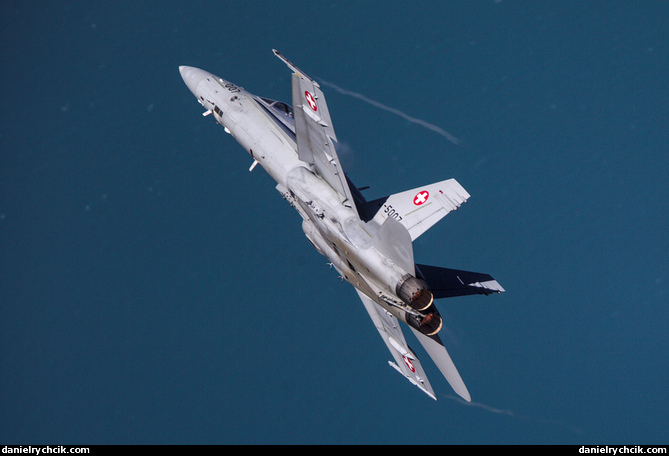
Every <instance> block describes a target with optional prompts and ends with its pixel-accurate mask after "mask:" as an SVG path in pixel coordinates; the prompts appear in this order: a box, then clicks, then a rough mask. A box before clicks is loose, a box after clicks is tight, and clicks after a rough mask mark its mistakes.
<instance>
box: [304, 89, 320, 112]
mask: <svg viewBox="0 0 669 456" xmlns="http://www.w3.org/2000/svg"><path fill="white" fill-rule="evenodd" d="M304 97H305V98H306V99H307V103H309V107H310V108H311V109H313V110H314V111H316V110H317V109H318V106H317V105H316V100H314V96H313V95H312V94H311V92H309V91H305V92H304Z"/></svg>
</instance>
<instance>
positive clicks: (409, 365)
mask: <svg viewBox="0 0 669 456" xmlns="http://www.w3.org/2000/svg"><path fill="white" fill-rule="evenodd" d="M402 359H403V360H404V364H406V365H407V367H408V368H409V370H410V371H411V372H413V373H414V374H415V373H416V368H415V367H413V363H412V362H411V360H410V359H409V358H407V357H406V356H404V355H402Z"/></svg>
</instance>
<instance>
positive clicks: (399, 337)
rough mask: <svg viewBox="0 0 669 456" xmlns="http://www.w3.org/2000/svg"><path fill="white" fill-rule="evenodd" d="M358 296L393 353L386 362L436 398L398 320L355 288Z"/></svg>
mask: <svg viewBox="0 0 669 456" xmlns="http://www.w3.org/2000/svg"><path fill="white" fill-rule="evenodd" d="M355 291H356V292H357V293H358V296H360V299H361V300H362V303H363V304H364V305H365V309H367V313H369V316H370V317H371V318H372V321H373V322H374V326H375V327H376V329H377V330H378V331H379V334H380V335H381V338H382V339H383V341H384V342H385V343H386V346H387V347H388V350H390V353H391V354H392V355H393V359H394V360H395V362H392V361H388V364H389V365H390V366H391V367H392V368H394V369H395V370H396V371H397V372H399V373H400V374H402V375H403V376H404V377H405V378H406V379H407V380H409V381H410V382H411V383H412V384H414V385H416V386H417V387H418V388H420V389H421V390H422V391H423V392H424V393H425V394H427V395H428V396H430V397H431V398H432V399H434V400H437V398H436V396H435V395H434V390H433V389H432V386H430V382H429V381H428V380H427V376H426V375H425V371H424V370H423V366H421V364H420V361H418V358H417V357H416V354H415V353H414V352H413V350H411V347H409V346H408V345H407V343H406V340H405V339H404V334H403V333H402V329H401V328H400V322H399V321H398V320H397V318H395V317H394V316H392V315H391V314H390V313H388V312H386V311H385V310H384V309H383V308H382V307H381V306H379V305H378V304H377V303H375V302H374V301H372V300H371V299H370V298H369V297H368V296H366V295H365V294H364V293H362V292H361V291H360V290H357V289H356V290H355Z"/></svg>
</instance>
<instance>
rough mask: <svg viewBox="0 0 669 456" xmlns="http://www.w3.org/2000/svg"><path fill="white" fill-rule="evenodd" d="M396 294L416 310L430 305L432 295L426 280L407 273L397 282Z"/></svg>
mask: <svg viewBox="0 0 669 456" xmlns="http://www.w3.org/2000/svg"><path fill="white" fill-rule="evenodd" d="M395 290H396V293H397V296H399V298H400V299H401V300H402V301H404V302H406V303H407V304H409V305H410V306H411V307H412V308H413V309H415V310H417V311H419V312H420V311H423V310H425V309H427V308H428V307H430V306H431V305H432V301H434V297H433V296H432V292H431V291H430V289H429V288H428V285H427V282H425V281H424V280H421V279H417V278H416V277H414V276H412V275H410V274H407V275H405V276H404V277H402V279H401V280H400V281H399V282H398V283H397V287H396V288H395Z"/></svg>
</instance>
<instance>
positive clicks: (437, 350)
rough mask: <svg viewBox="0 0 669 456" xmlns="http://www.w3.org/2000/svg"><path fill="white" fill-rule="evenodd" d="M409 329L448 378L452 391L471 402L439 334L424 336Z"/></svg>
mask: <svg viewBox="0 0 669 456" xmlns="http://www.w3.org/2000/svg"><path fill="white" fill-rule="evenodd" d="M411 331H413V333H414V334H415V335H416V337H417V338H418V341H419V342H420V343H421V345H423V348H424V349H425V351H426V352H427V354H428V355H430V358H432V361H434V364H436V365H437V367H438V368H439V370H440V371H441V373H442V374H443V375H444V377H446V380H448V384H449V385H451V388H453V391H455V392H456V393H458V396H460V397H461V398H463V399H464V400H466V401H467V402H471V401H472V398H471V396H470V395H469V391H468V390H467V387H466V386H465V382H464V381H462V377H460V373H459V372H458V369H457V368H456V367H455V364H453V360H452V359H451V357H450V356H449V354H448V352H447V351H446V347H444V344H443V343H442V342H441V339H440V338H439V336H437V335H436V334H435V335H433V336H426V335H425V334H423V333H422V332H420V331H417V330H415V329H413V328H411Z"/></svg>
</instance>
